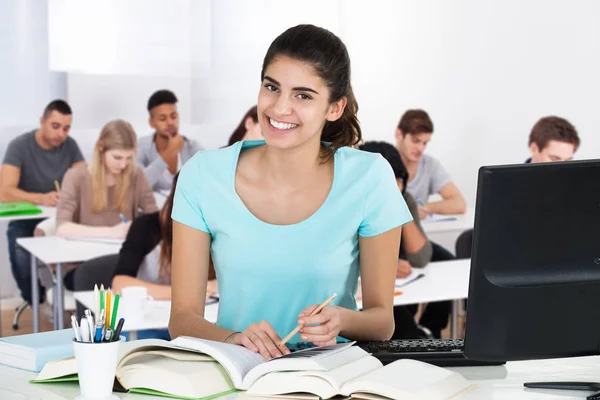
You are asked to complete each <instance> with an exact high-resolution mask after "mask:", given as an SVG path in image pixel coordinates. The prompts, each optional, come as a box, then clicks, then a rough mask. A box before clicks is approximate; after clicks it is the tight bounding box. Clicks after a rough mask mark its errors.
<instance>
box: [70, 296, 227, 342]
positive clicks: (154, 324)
mask: <svg viewBox="0 0 600 400" xmlns="http://www.w3.org/2000/svg"><path fill="white" fill-rule="evenodd" d="M74 296H75V300H77V301H78V302H80V303H81V304H83V306H84V307H85V308H89V309H90V310H94V308H95V304H94V303H95V300H94V291H93V290H86V291H81V292H75V293H74ZM126 302H127V299H126V298H121V299H120V300H119V309H118V310H117V319H118V318H121V317H124V318H125V315H124V314H123V310H124V309H125V308H126V306H125V304H126ZM218 311H219V303H218V302H217V303H213V304H209V305H207V306H206V307H205V308H204V318H206V320H207V321H209V322H213V323H214V322H217V313H218ZM170 315H171V302H170V301H157V300H148V301H146V305H145V313H144V318H143V319H141V320H140V321H130V320H128V319H125V323H124V324H123V332H136V331H142V330H146V329H166V328H167V327H168V326H169V316H170Z"/></svg>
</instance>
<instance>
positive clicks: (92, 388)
mask: <svg viewBox="0 0 600 400" xmlns="http://www.w3.org/2000/svg"><path fill="white" fill-rule="evenodd" d="M124 341H125V338H124V337H123V336H121V337H120V338H119V340H118V341H114V342H102V343H90V342H78V341H76V340H73V349H74V351H75V360H76V361H77V375H78V379H79V390H80V391H81V395H80V396H77V399H81V400H110V399H114V398H115V397H116V396H114V395H113V394H112V391H113V384H114V381H115V373H116V371H117V364H118V362H119V347H120V345H121V342H124Z"/></svg>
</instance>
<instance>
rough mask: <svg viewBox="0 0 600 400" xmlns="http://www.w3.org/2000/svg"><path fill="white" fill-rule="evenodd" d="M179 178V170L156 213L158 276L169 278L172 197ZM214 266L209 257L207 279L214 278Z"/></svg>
mask: <svg viewBox="0 0 600 400" xmlns="http://www.w3.org/2000/svg"><path fill="white" fill-rule="evenodd" d="M178 179H179V172H177V173H176V174H175V176H174V177H173V186H172V187H171V193H169V197H167V200H166V201H165V204H164V205H163V207H162V209H161V210H160V212H159V214H158V219H159V222H160V236H161V241H160V258H159V260H160V261H159V265H160V269H159V276H160V277H167V278H169V279H170V278H171V257H172V256H173V219H172V218H171V213H172V212H173V199H174V198H175V188H176V186H177V180H178ZM215 277H216V274H215V267H214V265H213V262H212V257H211V259H210V264H209V269H208V279H209V280H210V279H215Z"/></svg>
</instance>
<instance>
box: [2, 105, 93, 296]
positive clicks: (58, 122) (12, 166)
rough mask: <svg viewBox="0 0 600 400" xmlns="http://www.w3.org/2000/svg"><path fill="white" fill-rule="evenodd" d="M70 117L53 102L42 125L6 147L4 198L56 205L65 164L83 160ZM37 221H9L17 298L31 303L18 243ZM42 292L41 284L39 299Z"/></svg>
mask: <svg viewBox="0 0 600 400" xmlns="http://www.w3.org/2000/svg"><path fill="white" fill-rule="evenodd" d="M72 120H73V116H72V112H71V107H69V105H68V104H67V103H66V102H65V101H63V100H54V101H52V102H51V103H49V104H48V105H47V106H46V108H45V109H44V114H43V115H42V117H41V118H40V128H39V129H37V130H33V131H31V132H27V133H24V134H22V135H20V136H18V137H16V138H14V139H13V140H12V141H11V142H10V143H9V145H8V148H7V149H6V154H5V155H4V161H3V164H2V172H1V173H0V181H1V183H0V197H1V199H0V200H1V201H2V202H16V201H25V202H29V203H34V204H41V205H45V206H51V207H54V206H56V204H57V203H58V198H59V193H58V192H57V191H56V189H55V188H56V185H55V183H54V182H55V181H56V182H62V179H63V176H64V175H65V173H66V172H67V170H68V169H69V168H72V167H75V166H77V165H79V164H81V163H84V162H85V161H84V159H83V155H82V154H81V150H80V149H79V146H78V145H77V142H75V140H74V139H73V138H70V137H69V136H68V135H69V130H70V129H71V122H72ZM40 221H42V220H41V219H30V220H20V221H13V222H11V223H9V224H8V230H7V232H6V236H7V238H8V254H9V258H10V264H11V270H12V273H13V276H14V278H15V281H16V282H17V286H18V287H19V289H20V290H21V296H22V297H23V299H24V300H26V301H27V302H28V303H29V304H31V271H30V265H31V264H30V256H29V254H28V253H27V251H25V250H24V249H23V248H21V247H20V246H18V245H17V243H16V241H17V239H18V238H21V237H30V236H33V231H34V230H35V227H36V225H37V224H38V223H39V222H40ZM44 298H45V292H44V290H43V288H42V287H41V286H40V302H44Z"/></svg>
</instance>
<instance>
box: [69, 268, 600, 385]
mask: <svg viewBox="0 0 600 400" xmlns="http://www.w3.org/2000/svg"><path fill="white" fill-rule="evenodd" d="M470 266H471V260H453V261H440V262H435V263H431V264H429V265H428V266H427V267H425V268H423V269H422V270H421V271H420V272H423V273H424V274H425V276H424V277H423V278H421V279H418V280H416V281H415V282H412V283H410V284H408V285H407V286H404V287H402V288H401V289H399V290H400V291H402V295H399V296H395V297H394V305H396V306H403V305H408V304H418V303H427V302H434V301H445V300H452V301H453V307H452V314H451V326H450V329H451V334H452V337H453V338H456V337H457V335H458V329H457V325H458V301H459V300H461V299H464V298H466V297H467V295H468V293H469V271H470ZM74 296H75V300H77V301H79V302H80V303H81V304H83V306H84V307H86V308H89V309H91V310H93V309H94V307H95V305H94V292H93V291H91V290H90V291H82V292H75V294H74ZM125 301H126V299H121V300H120V301H119V310H123V307H122V305H123V303H122V302H125ZM357 305H358V308H359V309H360V308H362V302H361V301H358V302H357ZM218 310H219V303H214V304H209V305H207V306H206V308H205V310H204V317H205V318H206V319H207V320H208V321H209V322H216V321H217V313H218ZM170 312H171V302H170V301H153V300H149V301H147V303H146V312H145V316H144V318H143V319H142V320H140V322H132V323H129V324H128V323H126V324H124V325H123V331H125V332H135V331H140V330H145V329H166V328H167V327H168V326H169V315H170ZM118 315H119V318H120V317H122V316H123V315H122V314H121V312H120V311H119V312H118ZM125 322H127V320H125ZM599 379H600V377H599Z"/></svg>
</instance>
